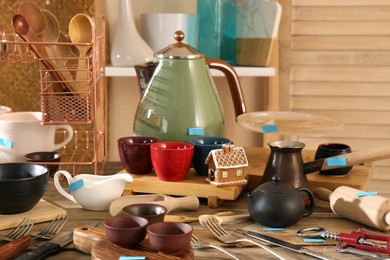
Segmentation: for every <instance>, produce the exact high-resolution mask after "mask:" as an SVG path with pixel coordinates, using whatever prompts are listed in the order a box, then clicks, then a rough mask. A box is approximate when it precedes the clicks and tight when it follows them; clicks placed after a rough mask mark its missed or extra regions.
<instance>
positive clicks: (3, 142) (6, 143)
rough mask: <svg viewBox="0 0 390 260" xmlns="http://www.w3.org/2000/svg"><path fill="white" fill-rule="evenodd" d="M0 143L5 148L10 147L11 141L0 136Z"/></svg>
mask: <svg viewBox="0 0 390 260" xmlns="http://www.w3.org/2000/svg"><path fill="white" fill-rule="evenodd" d="M0 145H1V146H4V147H7V148H12V146H13V143H12V142H11V141H9V140H7V139H3V138H0Z"/></svg>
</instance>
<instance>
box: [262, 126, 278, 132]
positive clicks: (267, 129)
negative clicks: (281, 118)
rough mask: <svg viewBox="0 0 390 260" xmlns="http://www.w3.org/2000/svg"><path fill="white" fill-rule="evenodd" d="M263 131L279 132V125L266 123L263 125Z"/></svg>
mask: <svg viewBox="0 0 390 260" xmlns="http://www.w3.org/2000/svg"><path fill="white" fill-rule="evenodd" d="M261 131H262V132H263V133H275V132H278V126H277V125H265V126H262V127H261Z"/></svg>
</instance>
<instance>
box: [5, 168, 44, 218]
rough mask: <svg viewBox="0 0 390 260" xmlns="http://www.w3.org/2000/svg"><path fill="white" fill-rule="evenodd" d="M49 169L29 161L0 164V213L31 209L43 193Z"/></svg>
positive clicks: (14, 212)
mask: <svg viewBox="0 0 390 260" xmlns="http://www.w3.org/2000/svg"><path fill="white" fill-rule="evenodd" d="M48 180H49V170H48V169H47V167H45V166H41V165H38V164H31V163H3V164H0V214H17V213H23V212H26V211H28V210H30V209H32V208H33V207H34V206H35V205H36V204H37V203H38V202H39V200H40V199H41V198H42V196H43V194H44V193H45V190H46V186H47V182H48Z"/></svg>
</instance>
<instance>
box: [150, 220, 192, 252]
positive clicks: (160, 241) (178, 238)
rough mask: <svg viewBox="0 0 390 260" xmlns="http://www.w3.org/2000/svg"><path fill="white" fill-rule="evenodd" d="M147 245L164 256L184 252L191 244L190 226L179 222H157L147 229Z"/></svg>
mask: <svg viewBox="0 0 390 260" xmlns="http://www.w3.org/2000/svg"><path fill="white" fill-rule="evenodd" d="M147 231H148V237H149V243H150V245H151V246H152V247H153V248H154V249H155V250H157V251H159V252H161V253H164V254H176V253H180V252H181V251H183V250H185V249H186V248H187V247H188V246H189V245H190V242H191V235H192V226H191V225H189V224H186V223H181V222H159V223H155V224H152V225H149V226H148V228H147Z"/></svg>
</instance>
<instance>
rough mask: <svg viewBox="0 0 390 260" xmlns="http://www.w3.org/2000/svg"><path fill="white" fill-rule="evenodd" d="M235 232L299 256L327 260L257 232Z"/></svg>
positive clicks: (299, 247) (300, 247)
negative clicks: (303, 255)
mask: <svg viewBox="0 0 390 260" xmlns="http://www.w3.org/2000/svg"><path fill="white" fill-rule="evenodd" d="M235 232H236V233H239V234H244V235H246V236H248V237H252V238H256V239H258V240H261V241H264V242H267V243H270V244H272V245H276V246H280V247H283V248H286V249H288V250H292V251H294V252H297V253H300V254H305V255H309V256H312V257H315V258H318V259H322V260H329V258H326V257H324V256H321V255H319V254H317V253H314V252H312V251H310V250H308V249H306V248H304V247H302V246H298V245H294V244H292V243H290V242H287V241H283V240H280V239H278V238H275V237H271V236H267V235H263V234H260V233H257V232H253V231H250V230H241V229H237V230H235Z"/></svg>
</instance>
